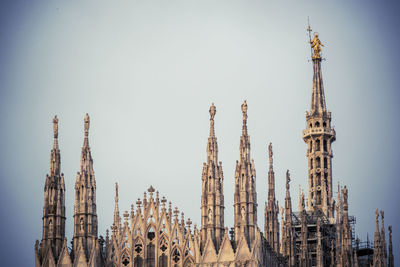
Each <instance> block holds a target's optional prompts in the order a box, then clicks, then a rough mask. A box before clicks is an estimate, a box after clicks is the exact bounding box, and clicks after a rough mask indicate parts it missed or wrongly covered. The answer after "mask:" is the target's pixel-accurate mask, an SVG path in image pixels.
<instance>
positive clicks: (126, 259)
mask: <svg viewBox="0 0 400 267" xmlns="http://www.w3.org/2000/svg"><path fill="white" fill-rule="evenodd" d="M120 262H121V264H122V266H129V267H130V266H132V265H131V251H130V250H129V249H128V248H125V249H124V250H123V251H122V253H121V261H120Z"/></svg>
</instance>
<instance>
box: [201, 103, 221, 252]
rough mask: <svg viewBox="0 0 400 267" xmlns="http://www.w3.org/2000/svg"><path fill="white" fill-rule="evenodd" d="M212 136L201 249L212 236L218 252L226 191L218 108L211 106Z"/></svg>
mask: <svg viewBox="0 0 400 267" xmlns="http://www.w3.org/2000/svg"><path fill="white" fill-rule="evenodd" d="M209 111H210V136H209V138H208V143H207V162H205V163H204V164H203V172H202V194H201V232H200V233H201V244H200V248H201V250H203V249H204V246H205V243H206V241H207V236H210V237H211V239H212V241H213V243H214V247H215V248H216V250H217V252H218V250H219V247H220V245H221V242H222V238H223V237H224V229H225V228H224V191H223V181H224V176H223V172H222V163H221V162H218V144H217V138H216V137H215V130H214V117H215V114H216V112H217V109H216V108H215V106H214V103H212V104H211V107H210V110H209Z"/></svg>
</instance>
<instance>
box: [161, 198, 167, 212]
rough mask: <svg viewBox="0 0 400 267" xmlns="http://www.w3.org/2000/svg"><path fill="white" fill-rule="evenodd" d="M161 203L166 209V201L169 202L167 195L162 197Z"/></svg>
mask: <svg viewBox="0 0 400 267" xmlns="http://www.w3.org/2000/svg"><path fill="white" fill-rule="evenodd" d="M161 203H162V204H161V205H162V209H165V203H167V199H166V198H165V197H162V199H161Z"/></svg>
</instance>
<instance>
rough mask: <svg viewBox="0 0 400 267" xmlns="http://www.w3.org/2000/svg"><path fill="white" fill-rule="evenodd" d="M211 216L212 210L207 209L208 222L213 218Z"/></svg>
mask: <svg viewBox="0 0 400 267" xmlns="http://www.w3.org/2000/svg"><path fill="white" fill-rule="evenodd" d="M212 217H213V214H212V210H211V209H209V210H208V222H212V219H213V218H212Z"/></svg>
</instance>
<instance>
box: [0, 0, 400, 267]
mask: <svg viewBox="0 0 400 267" xmlns="http://www.w3.org/2000/svg"><path fill="white" fill-rule="evenodd" d="M322 2H323V3H322ZM399 12H400V8H399V6H397V5H396V4H395V2H394V1H393V2H391V1H265V0H263V1H232V0H230V1H224V0H219V1H215V0H214V1H208V0H203V1H191V0H186V1H174V0H171V1H169V0H168V1H167V0H162V1H123V0H121V1H46V2H40V1H10V2H6V1H2V2H1V4H0V129H1V130H0V148H1V150H0V151H1V152H0V214H1V220H0V237H1V238H2V241H1V242H0V254H1V261H2V262H4V261H5V264H4V266H17V265H19V266H33V265H34V254H33V247H34V243H35V240H36V239H39V240H40V239H41V236H42V207H43V188H44V182H45V177H46V173H48V172H49V159H50V150H51V147H52V118H53V116H54V115H55V114H57V115H58V117H59V120H60V121H59V145H60V149H61V160H62V163H61V169H62V172H63V173H64V174H65V182H66V214H67V221H66V229H67V237H68V240H69V241H70V240H71V237H72V215H73V205H74V182H75V178H76V172H77V171H78V170H79V160H80V150H81V147H82V144H83V117H84V115H85V113H86V112H88V113H89V114H90V116H91V128H90V145H91V148H92V156H93V160H94V169H95V174H96V181H97V207H98V218H99V234H101V235H104V234H105V230H106V229H107V228H109V227H110V226H111V223H112V217H113V206H114V183H115V182H116V181H118V182H119V185H120V208H121V211H123V210H129V209H130V204H131V203H135V202H136V200H137V198H138V197H143V192H144V191H145V190H146V189H147V188H148V187H149V186H150V185H153V186H154V187H155V188H156V189H157V190H159V191H160V195H161V196H163V195H164V196H166V197H167V199H168V200H171V201H172V203H173V206H178V207H179V209H180V210H181V211H184V212H185V217H186V218H188V217H190V218H191V219H192V220H193V221H194V222H196V223H198V224H199V222H200V193H201V170H202V163H203V162H204V161H205V160H206V153H205V152H206V143H207V137H208V133H209V113H208V109H209V105H210V104H211V102H214V103H215V105H216V107H217V114H216V117H215V124H216V135H217V137H218V145H219V159H220V160H221V161H222V164H223V171H224V179H225V180H224V186H225V188H224V189H225V192H224V193H225V206H226V209H225V211H226V212H225V222H226V224H227V226H229V227H231V226H232V225H233V208H232V205H233V185H234V180H233V179H234V167H235V161H236V160H237V159H238V158H239V137H240V134H241V110H240V105H241V103H242V102H243V100H244V99H247V103H248V116H249V118H248V129H249V134H250V136H251V148H252V151H251V155H252V157H253V158H254V160H255V166H256V170H257V191H258V204H259V206H258V207H259V209H258V224H259V226H260V228H262V229H263V227H264V219H263V216H264V202H265V200H266V196H267V164H268V159H267V157H268V153H267V144H268V143H269V142H272V143H273V147H274V164H275V166H274V168H275V175H276V188H277V198H278V200H279V202H280V203H281V204H283V203H284V202H283V201H284V191H285V186H284V184H285V172H286V169H290V171H291V175H292V183H291V185H292V191H291V193H292V198H293V207H295V208H296V209H297V198H298V187H299V185H301V186H302V187H303V188H307V180H306V177H307V161H306V157H305V154H306V145H305V144H304V142H303V140H302V136H301V134H302V132H301V131H302V130H303V129H304V128H305V112H306V110H308V109H309V106H310V101H311V82H312V66H311V62H310V48H309V45H308V43H307V42H308V35H307V32H306V26H307V16H309V17H310V22H311V27H312V28H313V30H315V31H317V32H319V33H320V39H321V41H322V42H323V44H324V45H325V47H324V49H323V55H324V57H325V58H326V60H325V61H323V63H322V71H323V79H324V85H325V94H326V102H327V107H328V109H329V110H330V111H331V112H332V123H333V125H334V126H335V130H336V133H337V141H336V142H335V143H334V144H333V153H334V158H333V181H334V188H335V194H336V191H337V190H336V188H337V183H338V182H340V183H341V184H342V185H344V184H346V185H347V186H348V189H349V204H350V213H351V214H353V215H355V216H356V218H357V224H356V235H357V236H359V237H360V238H361V239H363V240H365V239H366V237H367V232H368V233H369V237H370V240H372V239H373V234H374V229H375V209H376V208H379V209H383V210H385V215H386V216H385V224H386V226H388V225H393V231H394V233H393V234H394V235H393V238H394V240H393V241H394V250H395V257H396V258H395V261H396V262H397V263H399V262H400V254H399V251H400V214H399V206H398V203H399V192H400V181H399V171H398V165H399V163H400V149H399V148H400V147H399V138H398V133H399V130H400V128H399V123H400V119H399V114H400V108H399V100H400V93H399V84H400V78H399V69H400V63H399V62H400V52H399V39H400V35H399V28H400V18H399V15H398V14H399Z"/></svg>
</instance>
